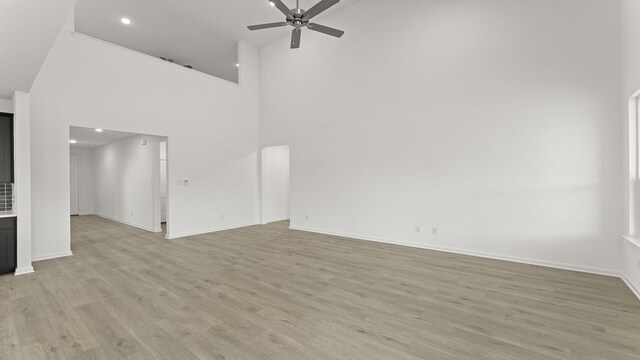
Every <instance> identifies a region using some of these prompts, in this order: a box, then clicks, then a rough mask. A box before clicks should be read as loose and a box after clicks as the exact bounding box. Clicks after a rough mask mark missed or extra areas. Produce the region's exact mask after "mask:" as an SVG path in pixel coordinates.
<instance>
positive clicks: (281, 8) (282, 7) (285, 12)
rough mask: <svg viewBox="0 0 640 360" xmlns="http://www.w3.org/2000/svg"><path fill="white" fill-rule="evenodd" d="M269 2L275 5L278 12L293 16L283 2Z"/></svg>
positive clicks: (273, 0)
mask: <svg viewBox="0 0 640 360" xmlns="http://www.w3.org/2000/svg"><path fill="white" fill-rule="evenodd" d="M269 2H270V3H271V4H273V5H274V6H275V7H277V8H278V10H280V11H282V13H283V14H285V15H287V16H288V15H293V12H291V9H289V8H288V7H287V5H285V4H283V3H282V1H280V0H269Z"/></svg>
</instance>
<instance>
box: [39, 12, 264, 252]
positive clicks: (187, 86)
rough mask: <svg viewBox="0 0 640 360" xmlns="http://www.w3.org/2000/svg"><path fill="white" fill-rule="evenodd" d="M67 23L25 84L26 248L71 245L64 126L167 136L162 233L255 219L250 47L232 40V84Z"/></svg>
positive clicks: (254, 72)
mask: <svg viewBox="0 0 640 360" xmlns="http://www.w3.org/2000/svg"><path fill="white" fill-rule="evenodd" d="M72 29H73V16H71V17H70V18H69V19H68V20H67V23H66V24H65V26H64V27H63V30H62V32H61V33H60V35H59V36H58V39H57V40H56V42H55V44H54V45H53V47H52V49H51V52H50V54H49V56H48V58H47V60H46V61H45V63H44V64H43V66H42V69H41V71H40V73H39V74H38V77H37V78H36V81H35V82H34V85H33V88H32V91H31V110H32V112H31V125H32V127H31V128H32V142H31V150H32V154H31V155H32V175H33V186H32V191H33V192H32V197H33V202H32V204H33V205H34V206H33V253H34V255H39V256H44V255H47V256H54V255H55V254H59V253H64V252H68V251H69V250H70V249H69V247H70V233H69V216H68V214H69V164H68V162H69V160H68V159H69V143H68V137H69V135H68V133H69V126H70V125H72V126H82V127H91V128H98V127H99V128H104V129H107V130H117V131H124V132H131V133H138V134H152V135H158V136H168V137H169V144H170V147H169V154H168V158H169V159H170V160H171V164H170V166H169V174H168V176H169V181H168V184H169V193H170V201H169V213H170V214H171V217H170V219H169V221H170V223H169V234H168V236H169V237H178V236H185V235H188V234H194V233H202V232H207V231H213V230H218V229H222V228H229V227H236V226H240V225H246V224H256V223H258V222H259V218H258V213H259V207H258V202H259V197H258V187H259V182H258V170H257V150H258V116H259V114H258V104H259V100H258V96H259V93H258V80H259V79H258V67H259V64H258V55H259V54H258V51H257V49H255V48H252V47H251V46H248V45H246V44H243V43H241V44H240V45H239V56H240V65H241V70H240V85H238V84H233V83H230V82H228V81H224V80H220V79H217V78H214V77H210V76H206V75H202V74H201V73H198V72H195V71H190V70H189V69H185V68H182V67H179V66H177V65H174V64H169V63H166V62H163V61H161V60H157V59H153V58H150V57H147V56H144V55H139V54H135V53H132V52H131V51H128V50H125V49H121V48H118V47H115V46H112V45H108V44H105V43H102V42H100V41H96V40H90V39H87V38H86V37H83V36H79V35H73V34H72V33H71V30H72ZM185 179H186V180H189V186H178V185H177V183H178V180H185ZM221 215H224V216H221Z"/></svg>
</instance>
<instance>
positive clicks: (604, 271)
mask: <svg viewBox="0 0 640 360" xmlns="http://www.w3.org/2000/svg"><path fill="white" fill-rule="evenodd" d="M289 228H290V229H292V230H299V231H306V232H312V233H318V234H325V235H331V236H339V237H344V238H349V239H354V240H365V241H373V242H379V243H384V244H391V245H400V246H407V247H413V248H418V249H425V250H434V251H442V252H447V253H452V254H460V255H469V256H476V257H482V258H487V259H494V260H503V261H510V262H515V263H521V264H527V265H537V266H545V267H550V268H556V269H562V270H570V271H578V272H583V273H589V274H596V275H604V276H612V277H620V275H621V274H620V272H619V271H615V270H609V269H601V268H594V267H588V266H580V265H573V264H565V263H558V262H552V261H546V260H535V259H528V258H521V257H517V256H509V255H501V254H493V253H485V252H479V251H470V250H464V249H458V248H450V247H444V246H434V245H429V244H415V243H405V242H401V241H395V240H390V239H382V238H373V237H367V236H361V235H354V234H346V233H337V232H329V231H323V230H318V229H313V228H308V227H303V226H290V227H289Z"/></svg>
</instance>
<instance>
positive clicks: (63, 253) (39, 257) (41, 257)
mask: <svg viewBox="0 0 640 360" xmlns="http://www.w3.org/2000/svg"><path fill="white" fill-rule="evenodd" d="M67 256H73V253H72V252H71V251H61V252H56V253H50V254H44V255H36V256H33V257H31V261H42V260H50V259H57V258H61V257H67Z"/></svg>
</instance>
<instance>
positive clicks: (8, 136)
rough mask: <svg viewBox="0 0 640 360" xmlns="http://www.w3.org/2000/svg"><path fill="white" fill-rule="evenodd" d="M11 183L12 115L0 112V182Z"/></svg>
mask: <svg viewBox="0 0 640 360" xmlns="http://www.w3.org/2000/svg"><path fill="white" fill-rule="evenodd" d="M2 183H13V115H11V114H5V113H0V184H2Z"/></svg>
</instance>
